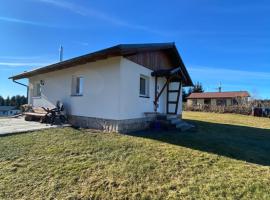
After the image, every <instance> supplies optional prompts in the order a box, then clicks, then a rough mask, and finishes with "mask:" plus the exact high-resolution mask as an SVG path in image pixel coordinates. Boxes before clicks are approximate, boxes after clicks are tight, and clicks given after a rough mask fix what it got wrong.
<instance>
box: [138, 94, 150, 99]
mask: <svg viewBox="0 0 270 200" xmlns="http://www.w3.org/2000/svg"><path fill="white" fill-rule="evenodd" d="M139 97H141V98H146V99H149V98H150V97H149V96H141V95H140V96H139Z"/></svg>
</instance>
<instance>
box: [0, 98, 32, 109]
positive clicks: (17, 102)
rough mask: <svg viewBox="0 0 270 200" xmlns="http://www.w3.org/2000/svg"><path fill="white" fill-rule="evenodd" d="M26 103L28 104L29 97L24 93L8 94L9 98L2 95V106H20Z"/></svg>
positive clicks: (0, 99)
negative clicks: (10, 95)
mask: <svg viewBox="0 0 270 200" xmlns="http://www.w3.org/2000/svg"><path fill="white" fill-rule="evenodd" d="M24 104H27V98H26V97H25V96H23V95H22V96H21V95H16V96H12V97H9V96H8V97H7V98H4V97H2V96H0V106H15V107H16V108H20V106H21V105H24Z"/></svg>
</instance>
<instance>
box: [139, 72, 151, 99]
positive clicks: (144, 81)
mask: <svg viewBox="0 0 270 200" xmlns="http://www.w3.org/2000/svg"><path fill="white" fill-rule="evenodd" d="M140 96H145V97H148V96H149V77H147V76H144V75H141V76H140Z"/></svg>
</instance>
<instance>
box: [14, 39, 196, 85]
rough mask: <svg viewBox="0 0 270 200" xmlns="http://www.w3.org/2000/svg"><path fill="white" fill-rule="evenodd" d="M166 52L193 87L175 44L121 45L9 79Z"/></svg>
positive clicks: (187, 83)
mask: <svg viewBox="0 0 270 200" xmlns="http://www.w3.org/2000/svg"><path fill="white" fill-rule="evenodd" d="M157 50H164V51H168V52H169V53H170V54H171V55H172V59H173V60H175V63H177V66H175V68H177V67H181V69H182V72H183V75H184V76H185V80H186V81H185V84H186V86H192V85H193V83H192V80H191V78H190V76H189V74H188V71H187V69H186V67H185V65H184V63H183V61H182V59H181V56H180V54H179V52H178V50H177V48H176V46H175V44H174V43H172V42H171V43H147V44H119V45H116V46H113V47H110V48H107V49H102V50H100V51H96V52H93V53H89V54H86V55H83V56H79V57H76V58H72V59H69V60H65V61H62V62H58V63H54V64H51V65H48V66H45V67H41V68H38V69H34V70H32V71H29V72H24V73H21V74H17V75H15V76H12V77H10V78H9V79H13V80H18V79H22V78H29V77H31V76H35V75H38V74H43V73H47V72H51V71H56V70H61V69H65V68H69V67H74V66H76V65H79V64H84V63H88V62H94V61H97V60H102V59H106V58H108V57H114V56H126V55H131V54H136V53H141V52H145V51H157Z"/></svg>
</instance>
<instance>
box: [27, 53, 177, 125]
mask: <svg viewBox="0 0 270 200" xmlns="http://www.w3.org/2000/svg"><path fill="white" fill-rule="evenodd" d="M151 72H152V71H151V70H150V69H148V68H145V67H143V66H141V65H138V64H136V63H134V62H132V61H130V60H128V59H126V58H123V57H114V58H109V59H106V60H101V61H97V62H91V63H87V64H84V65H80V66H76V67H72V68H68V69H64V70H59V71H55V72H49V73H46V74H41V75H38V76H34V77H31V78H30V79H29V103H30V104H32V105H33V106H38V107H41V106H43V107H54V106H55V104H56V102H57V101H58V100H60V101H61V102H63V104H64V106H65V108H66V111H67V113H68V114H71V115H77V116H86V117H97V118H105V119H116V120H123V119H134V118H141V117H144V116H145V115H144V113H145V112H154V103H153V102H154V96H155V92H154V90H155V78H154V77H152V76H151ZM74 75H75V76H83V77H84V87H83V96H72V95H71V86H72V76H74ZM140 75H145V76H147V77H149V80H150V81H149V83H150V85H149V98H142V97H140V94H139V86H140ZM40 80H43V81H44V85H43V86H41V93H42V96H41V97H36V98H35V97H33V93H34V91H33V88H34V84H35V83H38V82H40ZM165 81H166V80H165V78H158V89H159V91H160V90H161V89H162V87H163V85H164V84H165ZM171 89H172V88H171ZM181 99H182V93H181ZM158 112H160V113H166V89H165V90H164V92H163V94H162V95H161V97H160V99H159V107H158ZM181 113H182V101H180V102H179V107H178V114H181Z"/></svg>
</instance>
